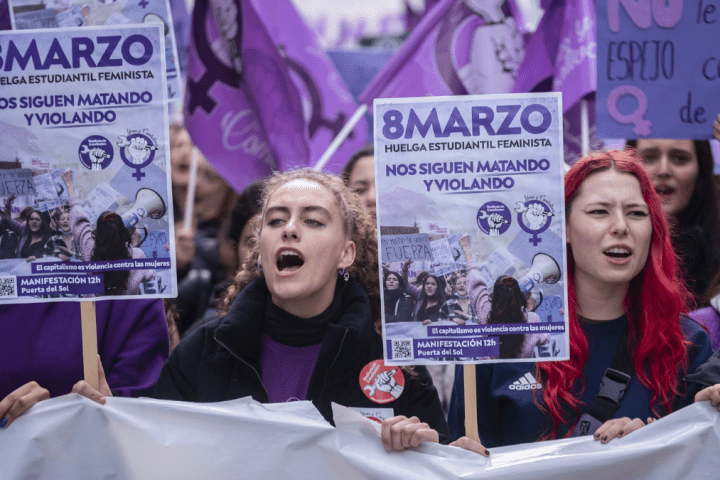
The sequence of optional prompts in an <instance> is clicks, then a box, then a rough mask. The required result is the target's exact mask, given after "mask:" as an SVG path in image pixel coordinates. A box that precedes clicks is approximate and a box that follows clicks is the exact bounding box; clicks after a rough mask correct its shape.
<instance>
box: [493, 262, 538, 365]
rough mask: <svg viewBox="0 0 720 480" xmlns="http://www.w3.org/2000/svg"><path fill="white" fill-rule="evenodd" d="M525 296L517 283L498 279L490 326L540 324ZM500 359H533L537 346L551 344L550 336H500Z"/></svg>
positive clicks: (506, 277)
mask: <svg viewBox="0 0 720 480" xmlns="http://www.w3.org/2000/svg"><path fill="white" fill-rule="evenodd" d="M526 305H527V300H526V297H525V294H524V293H523V292H522V290H520V285H518V282H517V280H515V279H514V278H513V277H511V276H509V275H504V276H502V277H499V278H498V279H497V280H495V286H494V287H493V299H492V306H491V307H490V314H489V315H488V319H487V323H489V324H490V323H495V324H497V323H540V322H541V320H540V317H539V316H538V315H537V314H536V313H534V312H528V311H527V306H526ZM498 340H499V342H500V358H532V357H533V352H534V349H535V346H536V345H542V344H543V343H547V342H549V341H550V334H549V333H526V334H520V335H499V336H498Z"/></svg>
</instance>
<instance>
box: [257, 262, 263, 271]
mask: <svg viewBox="0 0 720 480" xmlns="http://www.w3.org/2000/svg"><path fill="white" fill-rule="evenodd" d="M257 269H258V272H262V271H263V269H262V265H260V261H259V260H258V264H257Z"/></svg>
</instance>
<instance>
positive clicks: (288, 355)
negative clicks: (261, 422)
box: [260, 335, 322, 403]
mask: <svg viewBox="0 0 720 480" xmlns="http://www.w3.org/2000/svg"><path fill="white" fill-rule="evenodd" d="M320 347H322V344H320V343H319V344H317V345H310V346H308V347H290V346H288V345H283V344H282V343H278V342H276V341H275V340H273V339H272V338H270V335H263V346H262V356H261V358H260V366H261V368H262V383H263V385H265V389H266V390H267V392H268V397H269V398H270V403H284V402H287V401H288V400H293V399H297V400H305V399H306V398H307V390H308V385H310V376H311V375H312V372H313V370H314V369H315V363H316V362H317V358H318V355H319V354H320Z"/></svg>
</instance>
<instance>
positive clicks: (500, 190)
mask: <svg viewBox="0 0 720 480" xmlns="http://www.w3.org/2000/svg"><path fill="white" fill-rule="evenodd" d="M374 112H375V168H376V178H377V187H378V214H377V220H378V231H379V232H383V231H384V232H390V231H397V230H398V229H399V228H408V227H415V228H417V229H418V230H419V233H420V234H428V235H429V238H430V251H431V254H432V257H433V258H432V261H430V262H428V261H425V262H424V266H425V267H426V270H425V271H424V272H416V274H417V277H418V278H419V279H420V280H421V283H419V284H418V285H413V284H409V285H407V290H406V291H404V292H402V294H401V295H398V294H397V293H396V292H393V291H391V289H395V288H403V287H404V286H405V285H404V282H395V281H393V282H390V283H389V284H388V285H383V289H382V291H383V334H384V342H385V343H384V347H385V361H386V363H388V364H390V365H403V364H434V363H438V362H439V363H451V362H454V363H479V362H498V361H500V362H502V361H513V362H516V361H536V360H538V359H533V358H532V356H533V352H532V351H533V347H534V346H536V345H546V344H547V345H550V344H551V342H552V344H551V345H553V347H552V348H545V349H544V350H543V354H544V356H543V357H542V358H541V359H540V360H565V359H567V351H568V349H567V343H568V334H567V332H568V330H567V322H566V320H565V319H564V317H562V316H558V315H555V314H554V313H551V314H549V315H548V314H547V313H546V314H545V315H544V316H543V317H542V318H541V317H539V316H538V315H537V314H536V313H534V312H532V311H531V310H532V308H534V305H540V304H541V302H538V299H539V298H541V297H547V298H553V304H555V303H557V302H560V303H562V304H563V305H565V303H566V299H567V295H566V284H565V279H564V277H565V273H564V272H565V271H566V267H565V265H566V259H565V250H564V249H559V248H557V242H555V241H554V239H555V238H557V237H560V238H564V228H565V220H564V215H565V210H564V194H563V173H564V171H563V164H564V162H563V151H562V115H561V112H562V110H561V98H560V94H559V93H542V94H514V95H510V94H508V95H487V96H463V97H434V98H428V97H423V98H409V99H377V100H375V103H374ZM416 236H417V234H416ZM387 239H388V236H386V235H382V234H380V240H379V241H380V244H381V245H385V244H387V243H388V240H387ZM514 242H515V243H514ZM517 242H520V244H519V246H517V245H518V243H517ZM511 245H512V246H513V249H519V250H522V255H515V254H513V253H511V252H510V251H509V247H510V246H511ZM516 246H517V247H516ZM383 255H384V253H383ZM400 260H401V259H397V261H400ZM394 265H397V263H396V264H394ZM416 270H417V268H416ZM397 273H398V275H403V273H402V272H399V271H398V272H397ZM449 273H452V274H453V278H452V281H456V283H454V284H453V283H452V281H451V279H450V278H449V276H448V278H445V277H446V275H447V274H449ZM504 276H509V277H510V278H509V279H507V280H505V282H506V283H508V284H510V285H514V287H511V288H512V289H514V290H513V291H517V292H520V293H519V294H521V295H522V296H523V305H518V306H517V312H516V313H517V314H518V315H512V316H507V315H499V314H494V313H492V311H491V308H492V306H493V305H498V303H499V302H503V303H502V304H500V305H499V306H498V308H497V311H500V310H502V308H501V307H505V306H506V305H505V303H506V302H509V301H510V300H509V299H508V298H505V296H504V295H505V294H500V293H497V292H496V291H495V282H496V280H497V279H498V278H501V279H502V278H503V277H504ZM407 280H408V279H406V281H407ZM397 283H399V284H400V285H399V286H398V287H396V284H397ZM448 283H449V284H450V285H448ZM491 293H492V294H493V295H492V300H490V296H489V294H491ZM408 297H410V298H412V300H411V302H412V307H413V308H412V312H411V313H410V314H403V313H402V312H403V311H407V308H402V306H401V302H406V303H407V301H408V300H407V298H408ZM546 306H548V305H546ZM526 307H527V308H528V310H529V311H527V310H526ZM526 311H527V313H526ZM553 312H555V310H553ZM508 335H512V336H518V335H524V336H525V337H524V338H525V339H526V340H528V341H527V342H525V343H528V344H530V343H532V346H530V345H528V348H527V349H524V350H523V352H521V354H520V358H518V357H517V356H513V357H509V356H504V355H503V354H501V344H502V343H503V338H507V339H510V337H508ZM533 342H534V343H533ZM525 350H527V351H525ZM548 352H549V353H548Z"/></svg>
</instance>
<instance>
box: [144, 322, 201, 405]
mask: <svg viewBox="0 0 720 480" xmlns="http://www.w3.org/2000/svg"><path fill="white" fill-rule="evenodd" d="M212 333H213V332H212V331H210V330H208V329H206V328H201V329H199V330H197V331H196V332H194V333H193V334H192V335H190V336H189V337H188V338H186V339H184V340H183V341H181V342H180V343H179V344H178V346H177V347H175V350H173V352H172V353H171V354H170V356H169V357H168V359H167V360H166V361H165V364H164V365H163V368H162V371H161V372H160V378H159V379H158V382H157V384H156V385H155V388H154V389H153V391H152V393H151V395H150V396H151V397H152V398H158V399H162V400H183V401H188V402H196V401H198V400H197V398H198V391H197V390H198V373H199V369H200V364H201V361H202V357H203V352H204V350H205V345H206V341H207V339H208V335H209V336H210V337H212ZM210 340H212V338H210Z"/></svg>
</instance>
